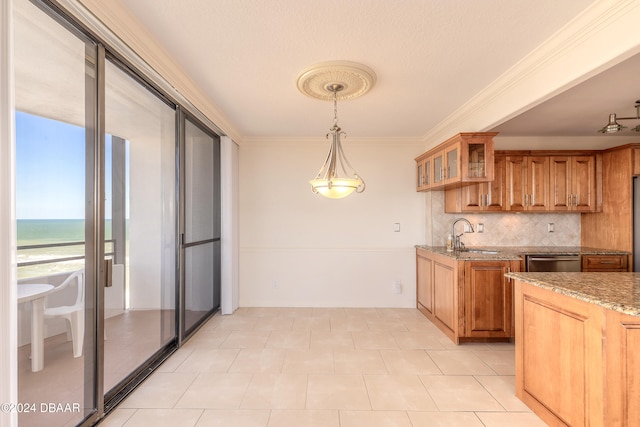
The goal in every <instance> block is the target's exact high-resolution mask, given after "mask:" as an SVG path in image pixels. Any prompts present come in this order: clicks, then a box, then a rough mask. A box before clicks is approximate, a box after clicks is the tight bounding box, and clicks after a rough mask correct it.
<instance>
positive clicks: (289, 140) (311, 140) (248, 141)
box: [239, 136, 424, 146]
mask: <svg viewBox="0 0 640 427" xmlns="http://www.w3.org/2000/svg"><path fill="white" fill-rule="evenodd" d="M342 143H343V144H344V145H345V146H348V145H370V146H371V145H378V146H399V145H403V146H405V145H406V146H422V144H423V143H424V141H423V140H422V138H407V137H398V138H394V137H384V138H383V137H375V138H367V137H348V138H345V139H344V140H343V141H342ZM312 144H322V145H326V144H329V142H328V140H327V138H324V137H322V136H318V137H306V136H305V137H294V136H286V137H277V136H267V137H259V136H252V137H246V138H244V139H243V140H242V141H241V142H240V143H239V145H240V146H251V145H270V146H273V145H286V146H300V145H312Z"/></svg>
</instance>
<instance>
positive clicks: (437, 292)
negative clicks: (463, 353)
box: [433, 261, 457, 333]
mask: <svg viewBox="0 0 640 427" xmlns="http://www.w3.org/2000/svg"><path fill="white" fill-rule="evenodd" d="M433 287H434V298H433V314H434V316H435V317H436V318H437V319H438V320H440V321H441V322H442V323H443V324H444V325H445V326H446V327H447V328H449V329H450V330H451V332H454V333H455V332H456V329H457V328H456V323H457V309H456V308H457V303H456V296H457V293H456V292H455V287H456V286H455V269H454V268H453V267H451V266H449V265H445V264H441V263H439V262H437V261H436V262H435V263H434V265H433Z"/></svg>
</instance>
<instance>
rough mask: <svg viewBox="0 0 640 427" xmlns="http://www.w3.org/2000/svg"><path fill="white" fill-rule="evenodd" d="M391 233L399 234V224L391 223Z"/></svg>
mask: <svg viewBox="0 0 640 427" xmlns="http://www.w3.org/2000/svg"><path fill="white" fill-rule="evenodd" d="M393 231H395V232H396V233H399V232H400V223H399V222H394V223H393Z"/></svg>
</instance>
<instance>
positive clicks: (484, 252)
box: [460, 248, 498, 255]
mask: <svg viewBox="0 0 640 427" xmlns="http://www.w3.org/2000/svg"><path fill="white" fill-rule="evenodd" d="M460 252H469V253H472V254H487V255H495V254H497V253H498V251H492V250H489V249H467V248H465V249H462V250H461V251H460Z"/></svg>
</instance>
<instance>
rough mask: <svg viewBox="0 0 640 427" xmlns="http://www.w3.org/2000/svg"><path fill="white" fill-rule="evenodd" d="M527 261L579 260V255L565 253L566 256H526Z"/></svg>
mask: <svg viewBox="0 0 640 427" xmlns="http://www.w3.org/2000/svg"><path fill="white" fill-rule="evenodd" d="M527 260H529V261H578V260H580V256H579V255H575V256H572V255H567V256H545V257H542V256H541V257H537V256H533V257H527Z"/></svg>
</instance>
